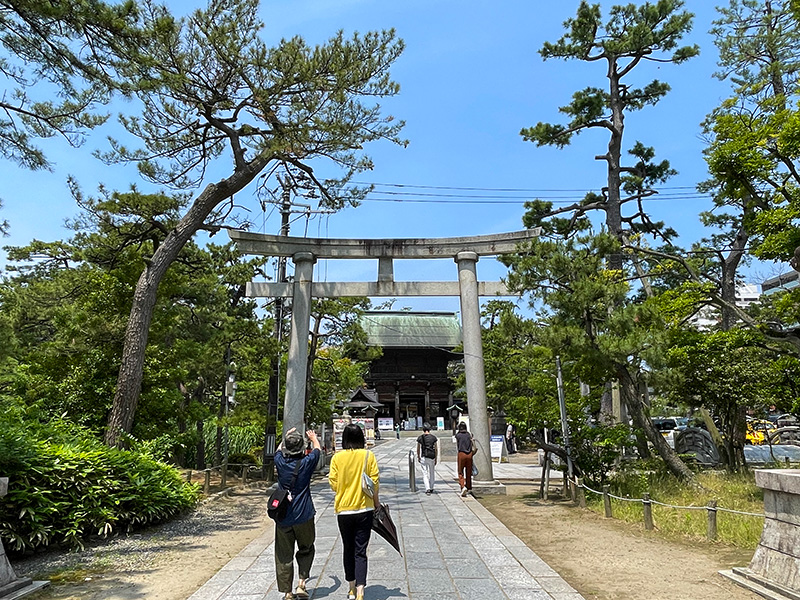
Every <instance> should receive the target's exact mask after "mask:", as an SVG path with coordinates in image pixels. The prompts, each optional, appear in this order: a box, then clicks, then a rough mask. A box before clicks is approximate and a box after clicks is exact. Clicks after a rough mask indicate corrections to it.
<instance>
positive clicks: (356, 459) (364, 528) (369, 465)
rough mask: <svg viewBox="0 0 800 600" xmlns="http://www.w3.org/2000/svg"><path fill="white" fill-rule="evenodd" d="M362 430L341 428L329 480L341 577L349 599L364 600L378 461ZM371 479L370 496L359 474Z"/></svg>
mask: <svg viewBox="0 0 800 600" xmlns="http://www.w3.org/2000/svg"><path fill="white" fill-rule="evenodd" d="M364 445H365V440H364V431H363V430H362V429H361V427H359V426H358V425H355V424H350V425H347V426H345V428H344V430H343V431H342V449H341V450H340V451H339V452H337V453H336V454H334V455H333V458H331V464H330V473H329V474H328V481H329V483H330V486H331V489H332V490H333V491H334V492H336V496H335V499H334V502H333V510H334V512H335V513H336V520H337V523H338V525H339V534H340V535H341V536H342V562H343V563H344V578H345V580H346V581H347V583H348V585H349V586H350V587H349V591H348V593H347V598H348V600H364V588H365V587H366V585H367V547H368V546H369V538H370V534H371V533H372V515H373V512H374V510H375V507H376V506H379V505H380V502H379V500H378V488H379V482H378V461H377V460H375V455H374V454H373V453H372V452H370V451H369V450H365V449H364ZM362 473H366V474H367V476H368V477H369V478H370V479H372V482H373V484H374V491H373V494H372V497H370V496H369V495H368V494H366V493H364V490H363V488H362V485H361V474H362Z"/></svg>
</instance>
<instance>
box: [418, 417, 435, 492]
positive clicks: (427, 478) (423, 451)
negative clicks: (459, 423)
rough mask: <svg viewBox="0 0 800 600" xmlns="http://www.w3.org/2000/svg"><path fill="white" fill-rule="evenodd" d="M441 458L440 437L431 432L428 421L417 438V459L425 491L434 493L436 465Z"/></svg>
mask: <svg viewBox="0 0 800 600" xmlns="http://www.w3.org/2000/svg"><path fill="white" fill-rule="evenodd" d="M438 458H439V438H437V437H436V436H435V435H433V434H431V426H430V424H428V423H424V424H423V425H422V435H421V436H419V437H418V438H417V461H419V464H420V467H421V468H422V481H423V482H424V483H425V493H426V494H427V495H428V496H430V495H431V494H432V493H433V483H434V480H435V478H436V475H435V473H434V467H435V466H436V462H437V460H438Z"/></svg>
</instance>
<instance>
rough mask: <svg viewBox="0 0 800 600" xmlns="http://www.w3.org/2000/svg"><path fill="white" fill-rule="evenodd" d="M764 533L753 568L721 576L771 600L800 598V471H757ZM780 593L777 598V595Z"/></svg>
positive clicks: (752, 563)
mask: <svg viewBox="0 0 800 600" xmlns="http://www.w3.org/2000/svg"><path fill="white" fill-rule="evenodd" d="M755 473H756V485H758V487H760V488H763V490H764V529H763V530H762V532H761V540H760V541H759V543H758V547H757V548H756V551H755V554H753V559H752V560H751V561H750V567H749V568H747V569H744V568H734V569H732V570H731V571H721V574H722V575H724V576H725V577H728V578H729V579H732V580H733V581H735V582H736V583H738V584H740V585H742V586H744V587H747V588H749V589H751V590H753V591H754V592H756V593H758V594H760V595H762V596H765V597H767V598H772V597H776V598H784V597H785V598H798V597H800V469H757V470H756V472H755ZM776 592H777V594H776Z"/></svg>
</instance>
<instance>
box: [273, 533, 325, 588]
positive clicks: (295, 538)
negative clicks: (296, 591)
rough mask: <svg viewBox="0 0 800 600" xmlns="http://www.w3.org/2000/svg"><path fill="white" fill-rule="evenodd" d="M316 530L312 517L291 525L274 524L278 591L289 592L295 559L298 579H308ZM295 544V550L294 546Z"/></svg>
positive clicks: (292, 579) (292, 580)
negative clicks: (295, 549)
mask: <svg viewBox="0 0 800 600" xmlns="http://www.w3.org/2000/svg"><path fill="white" fill-rule="evenodd" d="M316 537H317V532H316V529H315V527H314V519H313V518H311V519H309V520H308V521H306V522H305V523H300V524H299V525H294V526H292V527H278V526H277V525H275V578H276V579H277V581H278V591H279V592H281V593H284V594H285V593H286V592H291V591H292V583H293V582H294V561H295V558H296V559H297V574H298V575H299V576H300V579H308V576H309V575H310V574H311V565H312V563H313V562H314V540H315V539H316ZM295 544H297V552H296V553H295V551H294V548H295Z"/></svg>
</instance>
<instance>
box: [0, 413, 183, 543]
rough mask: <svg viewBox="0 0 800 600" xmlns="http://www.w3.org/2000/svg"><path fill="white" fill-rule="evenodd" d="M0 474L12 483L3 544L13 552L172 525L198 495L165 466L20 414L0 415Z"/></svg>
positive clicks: (2, 523) (1, 526)
mask: <svg viewBox="0 0 800 600" xmlns="http://www.w3.org/2000/svg"><path fill="white" fill-rule="evenodd" d="M0 476H3V477H8V478H9V489H8V495H7V496H6V497H5V498H3V499H2V501H0V538H2V540H3V541H4V543H5V545H6V548H8V549H9V550H11V551H16V552H22V551H27V550H35V549H40V548H45V547H47V546H49V545H52V544H66V545H68V546H70V547H77V548H80V547H83V545H84V543H85V541H86V540H87V538H89V537H90V536H92V535H101V536H108V535H111V534H115V533H120V532H127V531H131V530H133V529H135V528H138V527H142V526H145V525H149V524H153V523H158V522H161V521H165V520H167V519H170V518H171V517H174V516H176V515H178V514H179V513H181V512H184V511H187V510H189V509H191V508H192V507H193V506H194V505H195V504H196V502H197V499H198V496H199V493H198V489H197V486H195V485H191V484H187V483H186V482H184V481H183V480H182V479H181V477H180V474H179V473H178V471H177V470H175V469H174V468H172V467H170V466H169V465H166V464H164V463H161V462H158V461H156V460H154V459H153V458H151V457H149V456H146V455H141V454H138V453H135V452H131V451H127V450H119V449H116V448H108V447H106V446H105V445H104V444H102V443H101V442H100V441H98V440H96V439H94V438H93V437H91V435H89V434H88V433H87V432H86V431H85V430H83V429H82V428H80V427H78V426H76V425H74V424H70V423H66V422H61V421H56V422H52V423H48V424H40V423H38V422H35V421H31V420H30V419H29V418H24V415H23V413H22V410H21V409H16V410H9V411H7V412H6V413H5V414H0Z"/></svg>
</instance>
